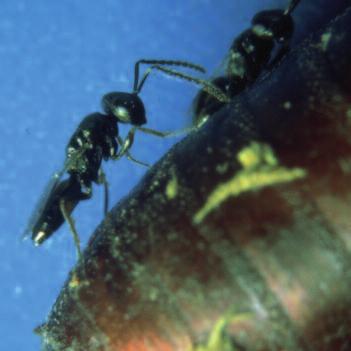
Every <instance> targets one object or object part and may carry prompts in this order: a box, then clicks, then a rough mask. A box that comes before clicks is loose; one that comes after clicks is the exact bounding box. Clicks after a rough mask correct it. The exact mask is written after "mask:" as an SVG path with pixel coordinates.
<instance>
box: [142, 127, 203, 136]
mask: <svg viewBox="0 0 351 351" xmlns="http://www.w3.org/2000/svg"><path fill="white" fill-rule="evenodd" d="M136 128H137V129H138V130H140V131H141V132H143V133H146V134H151V135H155V136H158V137H160V138H168V137H175V136H179V135H182V134H186V133H190V132H192V131H194V130H196V129H197V128H196V127H187V128H182V129H178V130H173V131H165V132H161V131H159V130H155V129H151V128H145V127H136Z"/></svg>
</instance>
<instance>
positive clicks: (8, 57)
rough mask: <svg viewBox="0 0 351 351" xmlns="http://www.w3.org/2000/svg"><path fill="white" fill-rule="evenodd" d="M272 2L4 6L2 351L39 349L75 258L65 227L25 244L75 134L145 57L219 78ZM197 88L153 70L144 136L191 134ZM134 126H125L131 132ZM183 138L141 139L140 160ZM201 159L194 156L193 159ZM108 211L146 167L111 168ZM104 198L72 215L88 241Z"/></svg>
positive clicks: (69, 0) (123, 164) (127, 83)
mask: <svg viewBox="0 0 351 351" xmlns="http://www.w3.org/2000/svg"><path fill="white" fill-rule="evenodd" d="M286 3H287V1H283V0H282V1H278V0H276V1H273V0H264V1H263V0H176V1H169V0H168V1H167V0H148V1H145V0H128V1H126V0H101V1H92V0H86V1H81V0H79V1H78V0H60V1H48V0H46V1H44V0H25V1H12V0H2V1H1V7H0V68H1V84H0V143H1V154H0V222H1V227H0V228H1V233H0V250H1V260H0V279H1V280H0V281H1V289H0V350H10V349H11V350H16V351H22V350H23V351H24V350H25V351H32V350H39V348H40V339H39V337H37V336H36V335H34V334H33V332H32V330H33V328H34V327H35V326H36V325H38V324H40V323H42V322H43V321H44V320H45V317H46V316H47V314H48V312H49V311H50V308H51V306H52V304H53V303H54V301H55V298H56V296H57V294H58V292H59V291H60V288H61V286H62V284H63V283H64V281H65V278H66V275H67V273H68V271H69V270H70V268H71V267H72V265H73V264H74V263H75V261H76V256H75V249H74V246H73V242H72V239H71V236H70V233H69V231H68V227H67V225H64V226H63V227H62V228H61V229H60V230H59V231H58V232H57V233H56V235H54V236H53V238H52V239H50V240H48V241H47V242H46V243H45V244H44V245H43V246H41V247H40V248H35V247H33V245H32V243H31V242H30V241H29V240H27V241H25V242H23V241H21V233H22V231H23V230H24V228H25V226H26V224H27V221H28V218H29V217H30V214H31V212H32V211H33V208H34V206H35V204H36V202H37V201H38V197H39V196H40V195H41V192H42V190H43V188H44V186H45V184H46V182H47V181H48V179H49V177H50V176H51V174H52V173H53V172H54V171H55V170H57V169H59V168H60V167H61V165H62V163H63V160H64V148H65V146H66V143H67V141H68V139H69V137H70V136H71V134H72V133H73V131H74V129H75V127H76V125H77V124H78V123H79V122H80V120H81V119H82V118H83V117H84V116H85V115H87V114H88V113H91V112H94V111H99V110H100V98H101V96H102V95H103V94H104V93H106V92H109V91H113V90H118V91H130V90H131V88H132V82H133V66H134V62H135V61H136V60H138V59H140V58H166V59H183V60H189V61H193V62H196V63H200V64H202V65H204V66H205V67H206V68H207V69H208V72H209V75H211V74H213V72H216V71H217V72H218V70H219V66H220V62H221V61H222V60H223V58H224V56H225V55H226V54H227V51H228V48H229V46H230V44H231V42H232V40H233V38H234V36H236V35H237V34H238V33H239V32H241V31H242V30H243V29H245V28H246V27H248V26H249V21H250V19H251V18H252V16H253V15H254V14H255V13H256V12H257V11H258V10H261V9H265V8H272V7H278V8H279V7H284V6H285V5H286ZM196 91H197V87H196V86H193V85H191V84H189V83H187V82H183V81H180V80H174V79H172V78H169V77H165V76H163V75H162V74H160V73H155V74H153V75H152V77H150V78H149V79H148V81H147V82H146V84H145V86H144V89H143V91H142V93H141V97H142V99H143V101H144V103H145V105H146V109H147V116H148V122H149V123H148V125H147V126H148V127H150V128H155V129H160V130H172V129H177V128H182V127H185V126H187V125H189V123H190V121H191V102H192V99H193V97H194V96H195V94H196ZM126 131H127V129H125V128H122V130H121V134H122V135H125V133H126ZM176 141H177V139H174V138H172V139H167V140H161V139H158V138H155V137H152V136H147V135H142V134H137V136H136V140H135V144H134V147H133V150H132V152H133V155H134V156H135V157H136V158H138V159H140V160H142V161H145V162H149V163H151V164H152V163H154V162H155V161H156V160H158V159H159V158H160V157H161V156H162V155H163V154H164V153H165V152H166V151H167V149H169V147H170V146H171V145H172V144H173V143H175V142H176ZM194 157H195V155H194ZM104 169H105V171H106V173H107V176H108V180H109V182H110V186H111V205H113V204H114V203H116V202H117V201H118V200H119V199H120V198H121V197H123V196H125V195H126V194H128V192H129V191H130V189H131V188H132V187H133V186H134V185H135V184H136V183H137V182H138V180H139V179H140V178H141V177H142V175H143V174H144V173H145V171H146V169H145V168H143V167H141V166H138V165H136V164H134V163H131V162H129V161H127V160H121V161H118V162H109V164H106V165H105V167H104ZM102 199H103V193H102V189H100V188H98V187H95V188H94V197H93V199H92V200H90V201H87V202H84V203H81V204H80V205H79V206H78V208H77V209H76V210H75V212H74V217H75V219H76V225H77V229H78V232H79V233H80V236H81V239H82V242H83V244H84V243H86V242H87V240H88V238H89V236H90V234H91V233H92V232H93V231H94V228H95V227H96V226H97V224H98V223H99V222H100V221H101V219H102Z"/></svg>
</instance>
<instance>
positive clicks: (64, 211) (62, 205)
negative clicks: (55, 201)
mask: <svg viewBox="0 0 351 351" xmlns="http://www.w3.org/2000/svg"><path fill="white" fill-rule="evenodd" d="M60 211H61V213H62V216H63V218H64V219H65V221H66V222H67V223H68V225H69V228H70V230H71V233H72V235H73V241H74V244H75V246H76V250H77V255H78V260H81V258H82V251H81V249H80V239H79V235H78V232H77V230H76V228H75V225H74V220H73V218H72V217H71V215H70V214H69V212H68V211H67V209H66V206H65V200H64V199H61V200H60Z"/></svg>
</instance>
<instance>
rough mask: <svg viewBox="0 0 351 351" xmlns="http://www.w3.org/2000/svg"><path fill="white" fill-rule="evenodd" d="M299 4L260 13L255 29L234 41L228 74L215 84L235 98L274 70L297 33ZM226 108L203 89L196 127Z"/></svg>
mask: <svg viewBox="0 0 351 351" xmlns="http://www.w3.org/2000/svg"><path fill="white" fill-rule="evenodd" d="M299 2H300V0H291V1H290V3H289V5H288V7H287V9H286V10H279V9H276V10H266V11H261V12H258V13H257V14H256V15H255V16H254V17H253V19H252V20H251V27H250V28H249V29H247V30H245V31H243V32H242V33H241V34H240V35H239V36H238V37H237V38H235V39H234V41H233V44H232V45H231V47H230V50H229V57H228V62H227V65H226V72H225V73H226V74H225V75H223V76H220V77H217V78H215V79H214V80H212V82H211V83H212V84H213V85H215V86H216V87H217V88H218V89H220V90H221V91H222V92H223V93H224V94H225V95H227V96H228V97H229V98H232V97H233V96H235V95H237V94H239V93H240V92H242V91H243V90H244V89H245V88H246V87H248V86H249V85H251V84H252V83H254V82H255V81H256V80H257V78H258V77H259V75H260V74H261V73H262V72H263V71H264V70H270V69H272V68H273V67H274V66H275V65H276V64H277V63H278V62H279V61H280V60H281V59H282V58H283V56H284V55H285V54H286V53H287V52H288V51H289V45H290V40H291V37H292V34H293V31H294V22H293V19H292V17H291V13H292V11H293V10H294V9H295V7H296V6H297V5H298V4H299ZM273 53H274V55H273ZM223 105H224V103H223V102H222V101H220V100H219V99H217V98H215V97H214V96H213V95H211V94H208V93H207V92H206V91H205V90H202V91H201V92H200V93H199V94H198V95H197V97H196V98H195V103H194V124H195V125H198V126H199V125H201V124H202V123H204V122H205V121H206V120H207V118H208V117H209V116H210V115H212V114H213V113H215V112H216V111H218V110H219V109H220V108H221V107H222V106H223Z"/></svg>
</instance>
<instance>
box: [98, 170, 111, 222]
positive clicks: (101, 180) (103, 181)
mask: <svg viewBox="0 0 351 351" xmlns="http://www.w3.org/2000/svg"><path fill="white" fill-rule="evenodd" d="M98 184H103V186H104V215H105V216H106V214H107V211H108V204H109V191H108V181H107V178H106V174H105V172H104V171H103V170H102V168H101V167H100V169H99V178H98Z"/></svg>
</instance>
